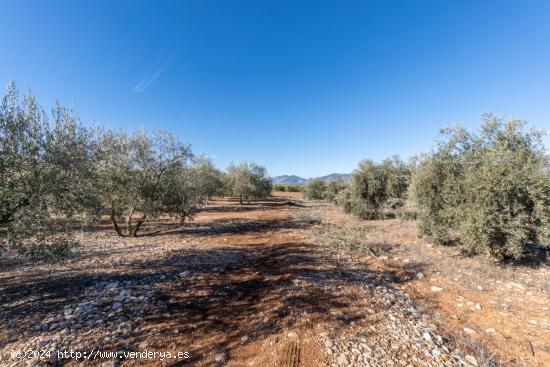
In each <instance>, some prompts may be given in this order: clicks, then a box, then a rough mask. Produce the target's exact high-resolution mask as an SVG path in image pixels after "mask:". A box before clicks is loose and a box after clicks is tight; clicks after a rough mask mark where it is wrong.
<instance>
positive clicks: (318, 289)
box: [0, 193, 550, 367]
mask: <svg viewBox="0 0 550 367" xmlns="http://www.w3.org/2000/svg"><path fill="white" fill-rule="evenodd" d="M304 213H305V214H304ZM352 220H354V219H352V218H351V217H348V216H343V215H342V214H341V213H340V212H339V211H338V210H337V209H335V208H334V207H332V206H330V205H325V204H318V203H310V202H305V201H303V200H302V199H301V196H300V195H299V194H290V193H276V194H275V196H274V197H272V198H270V199H269V200H266V201H262V202H257V203H252V204H251V205H244V206H240V205H238V203H237V202H236V201H234V200H230V199H226V200H218V201H213V202H211V203H209V205H208V206H206V207H205V208H202V209H201V211H200V212H199V213H198V215H197V216H196V218H195V219H194V220H193V221H192V222H190V223H187V224H185V225H183V226H180V225H176V224H174V223H173V222H172V221H170V220H169V219H165V220H162V221H159V222H156V223H150V224H148V225H147V226H145V227H144V230H143V235H142V236H140V237H138V238H118V237H116V235H114V233H112V231H111V230H110V228H109V225H108V223H104V224H103V225H101V226H98V227H95V228H93V229H88V230H86V231H83V232H79V233H76V234H75V236H76V237H77V238H78V239H79V241H80V242H81V243H82V246H81V248H80V249H79V250H78V253H77V254H75V256H74V257H72V258H70V259H68V260H66V261H63V262H58V263H55V264H36V263H30V262H26V261H21V260H14V259H3V260H1V261H2V262H0V321H1V323H0V365H2V366H4V365H5V366H25V365H68V366H71V365H81V364H85V365H97V366H118V365H123V366H138V365H139V366H142V365H145V366H221V365H224V366H266V367H271V366H273V367H275V366H284V367H285V366H288V367H298V366H304V367H316V366H399V365H403V366H476V365H479V366H482V365H487V366H498V365H504V363H509V364H511V365H520V366H546V365H550V363H548V362H549V361H550V360H549V359H548V358H549V357H548V356H549V353H550V350H549V331H550V326H549V324H548V322H549V320H548V318H549V317H548V307H549V306H550V304H549V298H548V293H547V291H548V290H547V289H545V287H544V284H545V280H544V279H541V277H547V274H548V269H547V268H545V267H537V268H535V269H527V270H524V269H522V270H518V271H513V272H512V273H510V274H508V273H506V274H507V275H506V276H505V274H504V272H505V271H504V270H502V272H501V273H499V272H497V271H495V272H493V271H492V270H490V269H492V268H488V266H493V267H496V265H494V264H484V265H482V266H479V265H476V266H477V267H476V266H474V265H467V264H468V262H472V264H479V260H476V259H465V258H461V257H457V256H452V257H450V258H451V259H453V260H452V261H453V262H454V263H453V264H452V265H451V264H442V263H441V262H438V261H436V260H437V259H439V258H442V257H447V256H449V253H450V252H451V251H455V250H453V249H448V248H443V249H435V248H432V247H428V245H427V244H425V243H423V242H421V241H420V240H418V239H417V238H416V237H415V236H414V231H413V228H412V227H411V224H410V223H401V222H399V221H383V222H378V223H369V224H371V225H372V226H373V230H372V236H373V241H383V242H387V243H390V244H391V245H392V248H391V250H389V251H388V252H387V253H386V254H384V255H383V256H380V257H372V256H364V255H362V254H357V253H334V252H333V251H331V250H330V249H328V248H326V247H323V246H320V245H319V244H317V243H315V242H314V241H312V240H311V237H310V236H309V231H312V230H314V228H315V226H318V225H319V224H320V223H322V222H332V223H346V222H348V221H352ZM419 249H424V250H419ZM445 251H449V253H447V252H445ZM449 266H453V267H455V268H456V267H457V266H464V268H461V269H462V270H461V272H463V273H464V275H463V276H461V277H459V276H458V275H457V274H458V273H457V272H456V271H448V270H445V269H442V267H443V268H447V267H449ZM476 269H477V270H476ZM487 269H489V271H488V270H487ZM481 271H484V272H487V271H488V272H489V273H491V274H492V275H493V278H491V277H488V276H485V277H483V278H481V277H480V276H479V274H481ZM530 271H531V272H532V273H529V272H530ZM476 272H478V273H479V274H478V273H476ZM419 273H422V275H423V276H421V277H420V276H419ZM520 273H521V274H528V275H525V278H522V275H521V274H520ZM420 278H422V279H420ZM526 279H527V280H526ZM529 279H531V280H532V281H529ZM533 279H534V280H533ZM546 279H547V278H546ZM481 280H483V282H481ZM434 286H437V287H439V288H441V290H440V291H437V292H434V291H433V290H432V287H434ZM479 287H481V289H480V288H479ZM439 288H438V289H439ZM459 304H461V305H462V306H458V305H459ZM465 327H467V328H468V333H465V332H464V328H465ZM489 329H494V332H493V331H492V330H489ZM487 330H489V331H490V332H488V331H487ZM464 334H467V335H464ZM476 340H478V341H479V342H481V343H478V342H476ZM483 346H486V347H487V350H486V349H485V348H484V347H483ZM60 350H62V351H75V352H79V353H81V355H82V356H83V355H84V354H85V353H87V354H86V357H82V358H80V359H79V360H77V359H75V358H67V357H63V356H60V355H59V354H58V353H57V352H56V353H54V354H52V353H49V354H48V355H44V356H42V357H43V358H36V357H33V358H20V357H21V353H23V354H25V352H26V351H50V352H51V351H60ZM97 351H101V352H102V353H103V352H106V351H115V352H119V353H120V354H118V355H116V356H114V355H109V354H103V355H98V354H97ZM141 351H149V352H157V353H160V352H172V353H173V355H175V354H176V353H177V352H187V353H188V358H186V357H177V358H175V357H174V358H171V357H166V358H165V359H162V358H160V356H159V354H157V355H156V356H154V357H153V358H143V356H142V357H141V358H133V357H132V356H130V355H129V354H124V355H123V354H122V353H123V352H124V353H129V352H141ZM490 352H492V353H494V354H497V355H498V356H499V357H500V360H499V359H497V358H494V357H493V356H492V354H491V353H490ZM17 353H19V354H17ZM93 353H95V354H93ZM27 354H28V353H27ZM91 354H93V355H94V357H93V358H91V357H90V355H91ZM121 356H123V357H121ZM165 356H166V355H165Z"/></svg>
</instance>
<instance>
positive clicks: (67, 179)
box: [0, 83, 99, 255]
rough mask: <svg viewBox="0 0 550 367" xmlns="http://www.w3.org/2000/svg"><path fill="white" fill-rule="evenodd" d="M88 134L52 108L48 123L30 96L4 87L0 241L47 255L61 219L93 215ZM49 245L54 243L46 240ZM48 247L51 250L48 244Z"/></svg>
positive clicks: (66, 112) (71, 116)
mask: <svg viewBox="0 0 550 367" xmlns="http://www.w3.org/2000/svg"><path fill="white" fill-rule="evenodd" d="M94 136H95V134H94V131H93V130H92V129H88V128H85V127H83V126H82V125H81V123H80V121H79V117H78V115H77V114H76V113H75V112H74V111H73V110H71V109H66V108H63V107H61V106H60V105H59V104H56V106H55V108H54V109H53V110H52V114H51V119H50V118H48V115H47V114H46V113H45V112H44V111H43V109H42V108H41V107H40V106H39V105H38V103H37V102H36V100H35V98H34V97H33V96H32V95H30V94H29V95H27V96H25V97H23V98H22V99H20V98H19V94H18V91H17V88H16V87H15V84H13V83H10V84H9V85H8V88H7V92H6V95H5V96H4V97H3V99H2V102H1V104H0V241H1V242H2V243H3V246H4V247H6V246H15V247H17V248H18V249H19V250H20V251H21V252H24V253H27V254H30V255H35V254H39V253H42V254H44V255H47V252H48V249H49V248H57V250H60V249H63V248H65V247H66V246H68V244H69V242H67V241H65V240H60V239H59V236H58V241H57V242H58V244H59V243H63V244H62V245H61V247H59V246H57V247H56V246H55V243H54V242H55V241H54V240H52V239H51V238H50V237H51V236H50V235H51V234H52V232H53V231H54V230H56V229H59V228H58V227H59V225H60V224H61V222H60V220H61V219H64V218H65V219H66V218H70V217H76V216H78V217H80V218H82V217H85V216H91V215H93V214H94V213H95V212H96V211H97V209H99V203H98V201H97V198H96V196H95V195H94V179H95V170H94V161H95V160H96V158H97V144H96V140H95V139H94ZM52 241H54V242H52ZM49 245H51V246H49Z"/></svg>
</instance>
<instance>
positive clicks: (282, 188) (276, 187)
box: [273, 184, 286, 192]
mask: <svg viewBox="0 0 550 367" xmlns="http://www.w3.org/2000/svg"><path fill="white" fill-rule="evenodd" d="M273 191H281V192H285V191H286V185H280V184H277V185H273Z"/></svg>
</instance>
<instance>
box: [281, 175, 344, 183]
mask: <svg viewBox="0 0 550 367" xmlns="http://www.w3.org/2000/svg"><path fill="white" fill-rule="evenodd" d="M315 179H320V180H323V181H349V180H351V174H350V173H331V174H329V175H325V176H321V177H314V178H303V177H300V176H296V175H281V176H275V177H272V179H271V181H272V182H273V183H274V184H278V185H303V184H306V183H308V182H310V181H312V180H315Z"/></svg>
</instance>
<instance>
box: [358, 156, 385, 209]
mask: <svg viewBox="0 0 550 367" xmlns="http://www.w3.org/2000/svg"><path fill="white" fill-rule="evenodd" d="M387 188H388V172H387V171H386V170H385V169H384V167H383V166H382V165H380V164H376V163H375V162H373V161H371V160H365V161H362V162H361V163H359V168H357V169H356V170H355V171H354V172H353V175H352V183H351V192H352V209H351V211H352V213H354V214H356V215H358V216H360V217H361V218H364V219H378V218H381V217H382V209H383V205H384V204H385V202H386V200H387V199H388V197H389V196H388V190H387Z"/></svg>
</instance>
